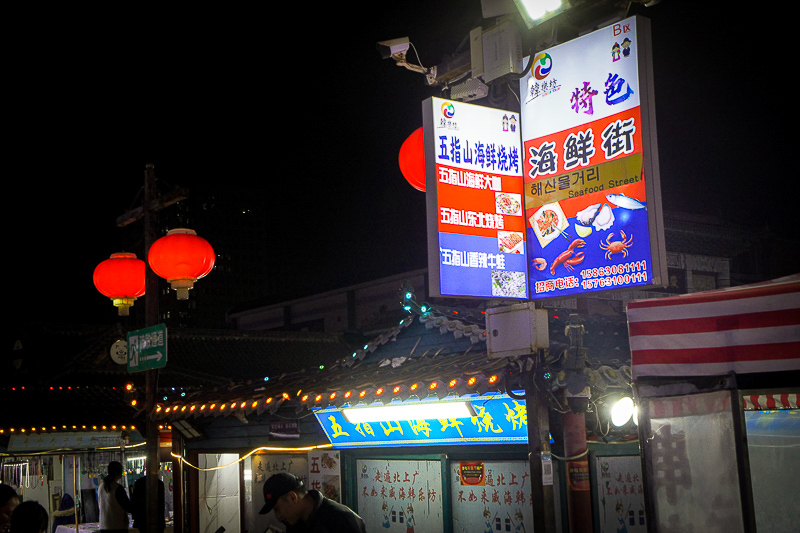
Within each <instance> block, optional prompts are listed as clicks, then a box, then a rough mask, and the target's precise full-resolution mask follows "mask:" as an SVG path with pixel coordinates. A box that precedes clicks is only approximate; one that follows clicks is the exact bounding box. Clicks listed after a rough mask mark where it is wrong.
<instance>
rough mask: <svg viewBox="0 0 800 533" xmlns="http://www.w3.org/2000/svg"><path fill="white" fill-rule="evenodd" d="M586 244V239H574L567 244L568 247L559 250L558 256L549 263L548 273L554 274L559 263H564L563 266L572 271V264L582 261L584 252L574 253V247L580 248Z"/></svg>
mask: <svg viewBox="0 0 800 533" xmlns="http://www.w3.org/2000/svg"><path fill="white" fill-rule="evenodd" d="M583 246H586V241H584V240H583V239H575V240H574V241H572V242H571V243H570V244H569V247H568V248H567V249H566V250H565V251H563V252H561V253H560V254H559V255H558V257H556V258H555V260H554V261H553V263H552V264H551V265H550V273H551V274H553V275H555V274H556V267H557V266H559V265H560V264H562V263H563V264H564V266H565V267H566V268H567V270H569V271H570V272H572V271H573V270H574V269H575V267H574V266H573V265H577V264H578V263H580V262H582V261H583V259H584V253H583V252H578V253H575V248H582V247H583Z"/></svg>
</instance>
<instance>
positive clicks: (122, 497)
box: [97, 461, 132, 533]
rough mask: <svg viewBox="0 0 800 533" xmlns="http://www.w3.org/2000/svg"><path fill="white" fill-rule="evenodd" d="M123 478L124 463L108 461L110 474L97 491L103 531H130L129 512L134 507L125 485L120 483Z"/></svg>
mask: <svg viewBox="0 0 800 533" xmlns="http://www.w3.org/2000/svg"><path fill="white" fill-rule="evenodd" d="M121 479H122V464H121V463H119V462H117V461H111V462H110V463H108V475H107V476H106V477H105V478H104V479H103V483H102V484H101V485H100V489H99V490H98V491H97V492H98V494H99V498H98V499H99V504H100V531H101V532H102V533H127V532H128V513H130V512H131V511H132V509H131V502H130V500H129V499H128V493H127V492H125V487H123V486H122V485H120V484H119V481H120V480H121Z"/></svg>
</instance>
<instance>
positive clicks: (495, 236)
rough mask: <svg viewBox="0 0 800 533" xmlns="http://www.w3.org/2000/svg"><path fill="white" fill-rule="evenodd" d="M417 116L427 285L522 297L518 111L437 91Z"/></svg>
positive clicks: (443, 290) (451, 292) (442, 290)
mask: <svg viewBox="0 0 800 533" xmlns="http://www.w3.org/2000/svg"><path fill="white" fill-rule="evenodd" d="M423 115H424V117H425V136H426V137H425V138H426V164H427V165H428V167H427V168H426V175H427V177H428V185H427V191H428V196H427V198H428V228H429V229H428V231H429V235H428V241H429V268H430V269H431V272H432V273H433V274H434V275H436V274H437V273H438V276H437V277H438V284H436V285H435V286H433V287H432V289H433V290H434V292H435V291H437V290H438V291H439V294H440V295H448V296H471V297H481V296H483V297H503V298H526V297H527V296H528V279H527V273H526V268H527V267H526V264H527V260H526V257H527V255H526V254H527V252H526V247H525V238H526V236H525V220H524V203H523V190H522V183H523V180H522V168H523V162H522V159H521V152H520V149H521V147H520V137H519V115H518V114H517V113H514V112H510V111H503V110H499V109H492V108H488V107H482V106H476V105H472V104H465V103H461V102H450V101H447V100H442V99H439V98H431V99H429V100H427V101H426V102H425V104H424V106H423ZM428 162H429V163H428Z"/></svg>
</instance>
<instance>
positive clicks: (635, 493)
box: [594, 455, 647, 533]
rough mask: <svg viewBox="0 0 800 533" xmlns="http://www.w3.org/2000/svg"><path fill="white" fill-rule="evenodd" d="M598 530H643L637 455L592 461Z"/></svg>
mask: <svg viewBox="0 0 800 533" xmlns="http://www.w3.org/2000/svg"><path fill="white" fill-rule="evenodd" d="M594 471H595V478H596V479H597V494H596V496H595V497H596V498H597V501H596V503H597V508H598V513H599V520H600V524H599V526H600V531H602V532H603V533H617V532H618V531H627V532H628V533H636V532H644V531H647V525H646V522H647V520H646V519H645V507H644V481H643V479H642V464H641V459H640V457H639V456H638V455H622V456H607V457H595V458H594Z"/></svg>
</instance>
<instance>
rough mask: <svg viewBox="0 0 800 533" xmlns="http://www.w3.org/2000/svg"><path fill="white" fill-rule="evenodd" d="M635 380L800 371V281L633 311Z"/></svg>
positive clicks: (638, 305) (658, 302) (647, 303)
mask: <svg viewBox="0 0 800 533" xmlns="http://www.w3.org/2000/svg"><path fill="white" fill-rule="evenodd" d="M628 334H629V339H630V346H631V368H632V374H633V379H634V380H637V379H638V378H641V377H655V376H664V377H667V376H715V375H724V374H729V373H731V372H733V373H752V372H780V371H787V370H800V274H798V275H794V276H789V277H786V278H780V279H776V280H772V281H768V282H764V283H757V284H753V285H743V286H740V287H732V288H728V289H719V290H714V291H706V292H700V293H693V294H684V295H680V296H673V297H669V298H659V299H649V300H635V301H632V302H630V303H629V304H628Z"/></svg>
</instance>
